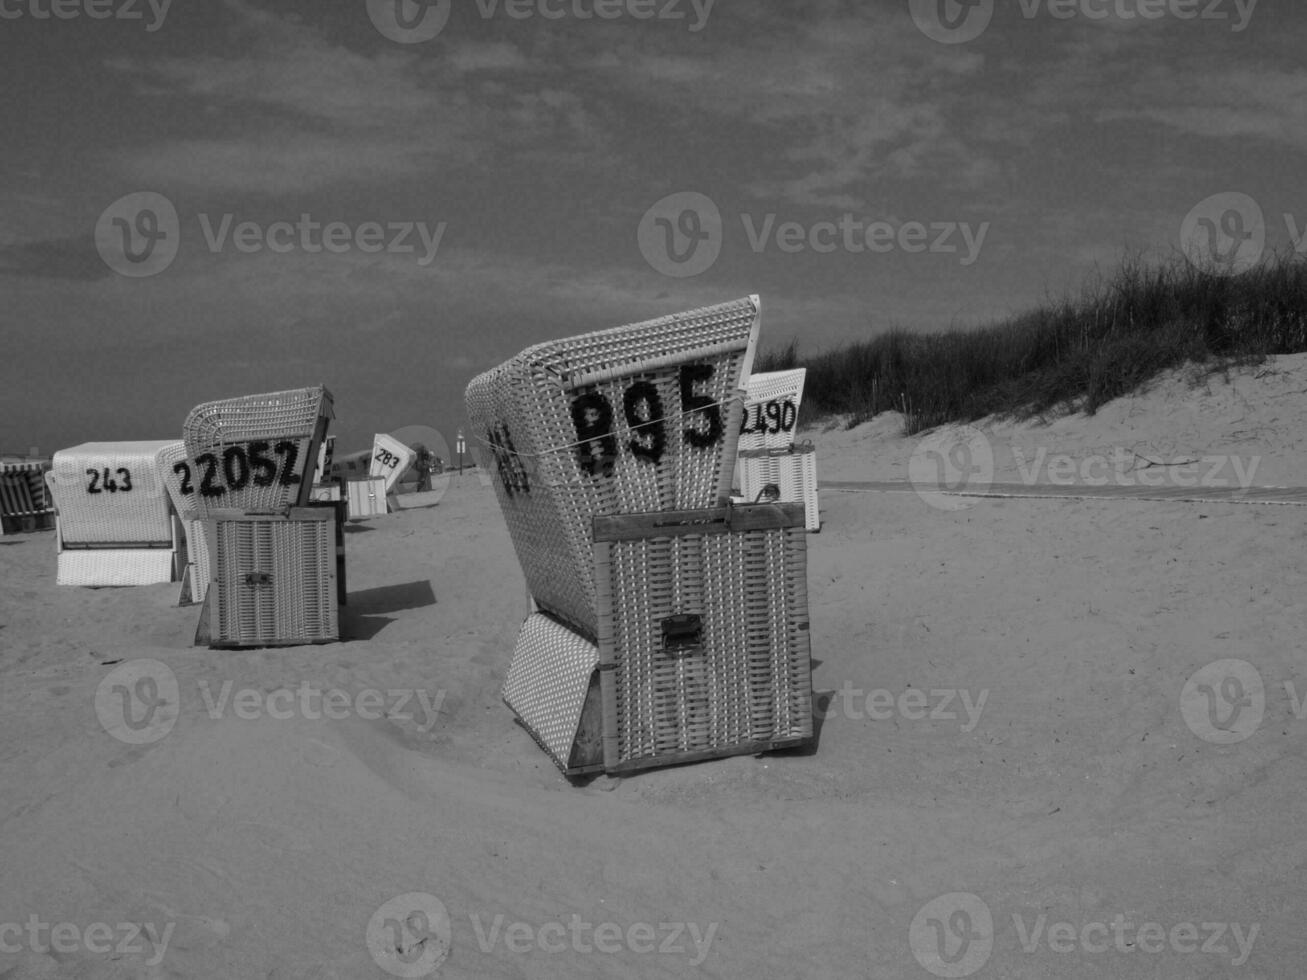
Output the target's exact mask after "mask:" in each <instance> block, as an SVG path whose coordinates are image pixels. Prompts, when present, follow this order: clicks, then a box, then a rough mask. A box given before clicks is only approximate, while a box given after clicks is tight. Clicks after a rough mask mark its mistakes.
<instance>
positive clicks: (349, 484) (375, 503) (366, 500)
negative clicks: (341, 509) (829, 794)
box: [345, 476, 389, 521]
mask: <svg viewBox="0 0 1307 980" xmlns="http://www.w3.org/2000/svg"><path fill="white" fill-rule="evenodd" d="M345 490H346V492H347V493H348V495H349V498H348V499H349V519H350V520H352V521H360V520H364V519H365V518H368V517H377V516H378V515H381V514H385V513H386V512H387V511H388V509H389V507H388V503H387V501H386V478H385V477H384V476H364V477H360V478H358V479H354V480H346V481H345Z"/></svg>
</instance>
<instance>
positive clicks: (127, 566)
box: [55, 548, 175, 586]
mask: <svg viewBox="0 0 1307 980" xmlns="http://www.w3.org/2000/svg"><path fill="white" fill-rule="evenodd" d="M174 558H175V553H174V552H173V551H172V550H171V549H169V548H80V549H77V550H73V551H61V552H59V557H58V560H57V570H56V575H55V581H56V583H57V584H59V585H87V586H90V585H93V586H114V585H159V584H160V583H164V582H171V581H172V580H173V572H174V562H173V560H174Z"/></svg>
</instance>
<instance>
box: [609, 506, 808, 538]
mask: <svg viewBox="0 0 1307 980" xmlns="http://www.w3.org/2000/svg"><path fill="white" fill-rule="evenodd" d="M803 523H804V509H803V504H796V503H778V504H739V505H737V506H734V507H714V508H711V509H708V510H670V511H660V512H657V513H653V514H619V515H616V516H612V517H596V518H595V519H594V540H595V541H596V542H599V541H637V540H639V539H641V538H655V537H658V538H662V537H679V536H682V535H687V534H725V533H727V532H730V531H767V530H772V529H775V528H785V527H794V526H796V525H797V526H799V527H802V526H803Z"/></svg>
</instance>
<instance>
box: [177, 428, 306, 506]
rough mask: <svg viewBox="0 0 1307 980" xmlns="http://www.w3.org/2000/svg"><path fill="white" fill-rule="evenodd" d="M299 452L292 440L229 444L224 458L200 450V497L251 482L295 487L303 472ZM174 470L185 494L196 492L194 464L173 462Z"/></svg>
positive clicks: (216, 494)
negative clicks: (301, 471)
mask: <svg viewBox="0 0 1307 980" xmlns="http://www.w3.org/2000/svg"><path fill="white" fill-rule="evenodd" d="M269 453H274V454H275V455H276V456H277V457H278V459H273V458H272V456H270V455H269ZM299 454H300V447H299V443H298V442H294V441H292V440H290V439H283V440H282V441H281V442H278V443H277V444H276V445H273V444H271V443H269V442H264V441H258V442H251V443H249V444H247V445H244V446H241V445H236V446H228V447H227V448H226V449H224V450H223V451H222V457H221V459H219V457H218V456H216V455H214V454H213V453H201V454H200V455H199V456H196V457H195V465H196V467H198V468H199V471H200V474H199V475H200V486H199V492H200V496H202V497H208V498H214V497H221V496H222V495H223V494H225V493H229V492H236V491H240V490H244V489H245V488H246V487H248V486H249V485H250V484H251V483H252V484H253V485H254V486H256V487H270V486H272V484H273V483H274V482H276V483H279V484H280V485H281V486H283V487H293V486H295V485H296V484H297V483H299V482H300V475H299V473H297V472H296V471H295V463H296V461H297V460H298V459H299ZM172 469H173V472H174V473H176V474H177V475H178V476H180V477H181V479H182V482H181V492H182V495H183V496H190V495H191V494H193V493H195V489H196V488H195V485H194V483H193V480H194V474H193V473H192V471H191V464H190V463H189V462H187V461H183V462H180V463H176V464H174V465H173V468H172Z"/></svg>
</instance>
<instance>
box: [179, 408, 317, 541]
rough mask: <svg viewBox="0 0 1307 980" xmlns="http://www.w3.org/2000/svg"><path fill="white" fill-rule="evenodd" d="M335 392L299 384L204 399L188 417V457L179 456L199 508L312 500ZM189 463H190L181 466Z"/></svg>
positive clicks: (184, 489)
mask: <svg viewBox="0 0 1307 980" xmlns="http://www.w3.org/2000/svg"><path fill="white" fill-rule="evenodd" d="M332 417H333V416H332V397H331V392H329V391H328V390H327V389H326V388H323V387H317V388H298V389H295V390H292V391H275V392H271V393H269V394H266V395H246V396H243V397H240V398H226V399H222V400H220V401H213V402H205V403H204V404H203V405H197V406H196V407H195V408H193V409H191V412H190V414H189V415H188V416H187V417H186V421H185V423H183V425H182V439H183V442H184V443H185V445H186V459H185V460H184V461H181V462H175V463H174V466H175V467H177V468H178V469H179V470H180V471H181V472H180V477H181V480H182V485H181V487H180V491H181V493H182V494H183V495H184V496H188V497H189V496H195V497H197V498H198V499H197V500H196V501H195V504H194V507H195V509H196V510H197V511H198V513H199V515H200V516H205V514H207V513H209V512H211V511H213V510H216V509H227V508H238V509H241V510H279V509H281V508H283V507H287V506H297V505H302V504H306V503H308V499H309V491H310V489H311V487H312V480H311V477H312V473H313V467H314V466H315V464H316V463H317V452H318V445H319V443H320V442H321V439H322V436H323V434H324V433H325V431H326V424H327V422H328V421H329V420H330V419H331V418H332ZM182 467H184V469H182Z"/></svg>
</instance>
